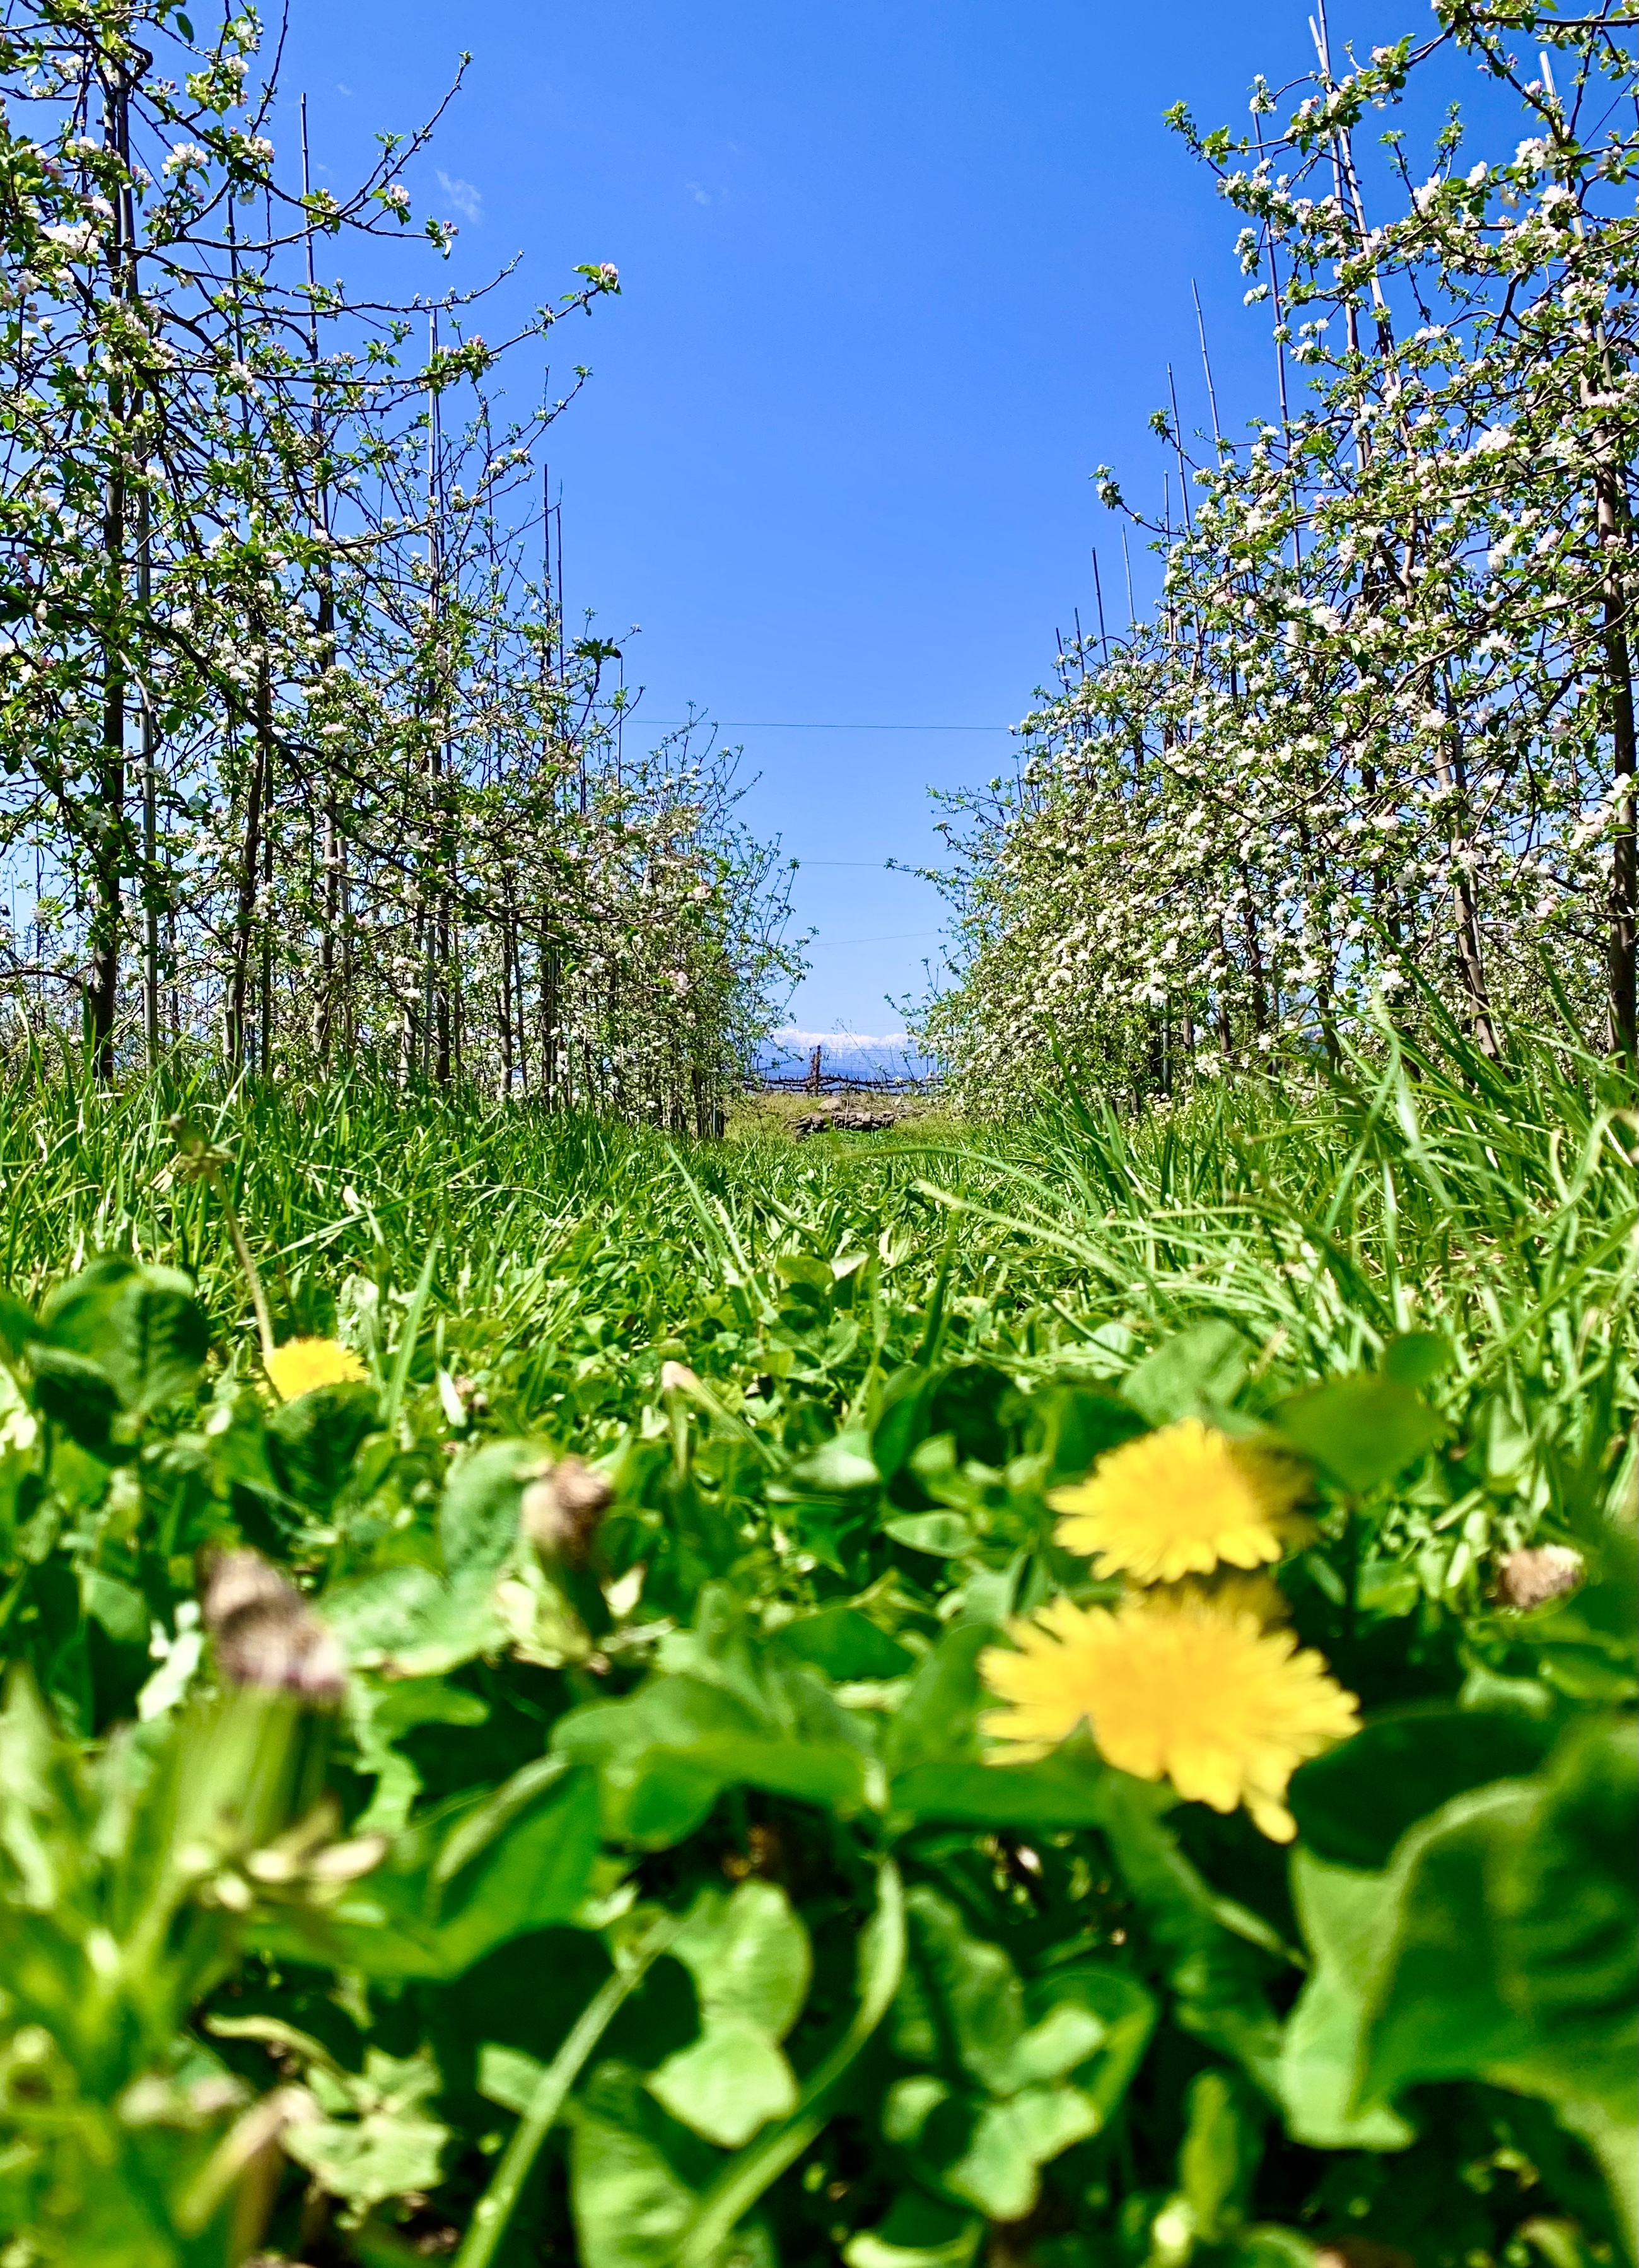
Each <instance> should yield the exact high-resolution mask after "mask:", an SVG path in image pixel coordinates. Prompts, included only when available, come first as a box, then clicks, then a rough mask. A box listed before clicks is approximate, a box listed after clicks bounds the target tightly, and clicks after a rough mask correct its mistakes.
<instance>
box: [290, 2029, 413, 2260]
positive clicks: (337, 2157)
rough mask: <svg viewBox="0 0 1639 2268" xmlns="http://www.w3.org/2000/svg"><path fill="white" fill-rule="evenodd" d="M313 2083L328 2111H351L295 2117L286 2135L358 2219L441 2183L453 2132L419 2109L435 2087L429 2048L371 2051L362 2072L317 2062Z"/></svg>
mask: <svg viewBox="0 0 1639 2268" xmlns="http://www.w3.org/2000/svg"><path fill="white" fill-rule="evenodd" d="M309 2080H310V2083H311V2084H312V2088H313V2092H314V2093H315V2094H316V2095H318V2096H319V2100H320V2104H321V2106H322V2107H323V2108H324V2109H325V2110H327V2111H332V2112H342V2111H350V2112H351V2113H353V2114H354V2115H353V2116H351V2117H325V2118H318V2119H309V2120H298V2121H297V2122H295V2123H294V2124H291V2125H290V2126H287V2127H286V2128H285V2130H284V2132H283V2135H282V2137H281V2139H282V2141H283V2147H284V2149H285V2151H286V2153H287V2154H288V2155H289V2156H290V2157H292V2158H294V2159H295V2161H296V2162H297V2163H298V2165H300V2166H305V2168H306V2169H307V2170H308V2172H309V2173H310V2174H312V2176H313V2179H314V2180H315V2181H316V2182H317V2183H318V2184H319V2186H320V2189H322V2190H326V2191H328V2192H329V2194H330V2195H331V2196H332V2197H335V2198H342V2200H343V2201H344V2202H345V2203H346V2204H347V2205H349V2207H350V2208H351V2209H352V2218H353V2219H354V2220H355V2221H356V2220H360V2219H362V2218H363V2216H364V2213H366V2212H367V2211H368V2210H369V2208H370V2207H371V2205H383V2204H385V2203H386V2200H387V2199H388V2198H395V2197H403V2196H405V2195H406V2194H407V2193H408V2192H411V2191H426V2190H431V2189H436V2188H437V2183H438V2174H439V2159H440V2156H441V2154H442V2152H443V2149H444V2146H445V2143H446V2142H447V2141H448V2140H449V2139H450V2130H449V2128H448V2127H447V2126H444V2125H441V2124H439V2123H438V2121H437V2119H435V2118H433V2117H430V2116H429V2115H428V2113H427V2112H426V2110H424V2109H423V2107H422V2106H423V2103H424V2102H425V2099H426V2097H427V2096H428V2095H431V2094H434V2093H436V2092H437V2086H438V2073H437V2066H436V2065H435V2064H434V2063H433V2061H432V2058H431V2057H430V2055H429V2054H428V2053H427V2051H425V2050H424V2049H423V2050H422V2051H421V2052H420V2053H419V2054H417V2055H415V2056H410V2057H407V2058H399V2057H396V2056H391V2055H387V2054H386V2053H384V2051H382V2050H381V2049H380V2048H370V2049H367V2050H366V2051H365V2055H364V2073H363V2075H362V2077H358V2078H355V2077H354V2076H353V2075H352V2074H351V2073H334V2069H332V2070H331V2071H328V2072H327V2071H326V2070H324V2069H323V2068H322V2067H320V2068H316V2069H314V2070H313V2071H312V2072H310V2073H309Z"/></svg>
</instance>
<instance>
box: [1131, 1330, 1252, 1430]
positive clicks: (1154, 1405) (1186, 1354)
mask: <svg viewBox="0 0 1639 2268" xmlns="http://www.w3.org/2000/svg"><path fill="white" fill-rule="evenodd" d="M1245 1378H1246V1341H1245V1339H1243V1338H1242V1337H1241V1335H1240V1333H1239V1332H1238V1330H1237V1329H1235V1326H1234V1325H1233V1323H1224V1322H1209V1323H1195V1324H1194V1325H1192V1326H1191V1328H1190V1329H1188V1330H1187V1331H1180V1333H1179V1334H1178V1337H1176V1338H1171V1339H1167V1340H1165V1341H1164V1342H1163V1343H1162V1344H1161V1345H1160V1346H1158V1347H1157V1348H1156V1350H1155V1351H1154V1352H1153V1353H1152V1354H1147V1355H1146V1356H1145V1357H1144V1359H1143V1361H1142V1362H1140V1363H1136V1364H1135V1365H1134V1366H1133V1368H1132V1369H1131V1370H1129V1371H1128V1373H1127V1375H1126V1377H1125V1378H1124V1379H1123V1380H1122V1381H1121V1393H1122V1395H1123V1397H1124V1398H1125V1399H1126V1400H1127V1401H1128V1402H1130V1403H1132V1405H1133V1407H1134V1409H1135V1410H1141V1411H1142V1412H1143V1415H1144V1416H1145V1417H1146V1418H1148V1419H1149V1420H1150V1424H1151V1425H1170V1424H1171V1423H1172V1421H1173V1419H1174V1418H1188V1417H1191V1416H1194V1415H1196V1414H1198V1413H1200V1412H1201V1411H1202V1410H1212V1409H1217V1408H1222V1407H1223V1405H1224V1403H1230V1402H1232V1401H1233V1400H1234V1399H1235V1396H1236V1395H1238V1393H1239V1391H1240V1389H1241V1385H1242V1382H1243V1381H1244V1380H1245Z"/></svg>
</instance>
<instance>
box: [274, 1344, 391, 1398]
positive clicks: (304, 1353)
mask: <svg viewBox="0 0 1639 2268" xmlns="http://www.w3.org/2000/svg"><path fill="white" fill-rule="evenodd" d="M262 1368H263V1369H264V1370H265V1371H266V1372H267V1373H268V1385H269V1386H271V1387H272V1388H273V1390H274V1392H275V1393H276V1395H278V1397H279V1399H280V1401H281V1402H294V1401H295V1400H296V1398H297V1396H298V1395H302V1394H311V1393H312V1391H313V1389H314V1388H315V1387H319V1386H350V1385H355V1384H356V1383H357V1381H359V1380H361V1379H364V1378H367V1377H368V1376H369V1375H370V1373H369V1372H368V1371H367V1370H366V1369H365V1368H364V1364H363V1363H362V1362H361V1361H360V1360H359V1359H358V1357H357V1356H356V1354H355V1353H354V1352H353V1351H352V1349H351V1348H350V1347H344V1346H342V1345H341V1344H339V1343H338V1342H337V1341H336V1340H335V1339H287V1340H286V1341H285V1343H284V1344H283V1346H282V1347H275V1349H274V1351H273V1352H272V1353H271V1354H270V1355H269V1356H268V1359H267V1360H266V1361H265V1362H264V1363H263V1365H262Z"/></svg>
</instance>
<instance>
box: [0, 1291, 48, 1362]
mask: <svg viewBox="0 0 1639 2268" xmlns="http://www.w3.org/2000/svg"><path fill="white" fill-rule="evenodd" d="M39 1336H40V1325H39V1324H38V1323H37V1322H35V1320H34V1314H33V1309H32V1308H30V1307H25V1306H24V1305H23V1302H22V1301H21V1300H19V1299H18V1298H17V1296H16V1294H15V1293H13V1292H4V1291H0V1354H4V1355H5V1356H7V1357H8V1358H9V1359H11V1361H13V1362H15V1361H17V1360H18V1358H19V1357H20V1356H21V1354H22V1352H23V1350H24V1348H25V1347H26V1345H27V1344H28V1343H29V1341H30V1339H33V1338H38V1337H39Z"/></svg>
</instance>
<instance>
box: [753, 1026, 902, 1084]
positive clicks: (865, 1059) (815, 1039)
mask: <svg viewBox="0 0 1639 2268" xmlns="http://www.w3.org/2000/svg"><path fill="white" fill-rule="evenodd" d="M816 1048H818V1049H820V1075H821V1077H822V1078H827V1079H927V1078H930V1076H931V1075H932V1074H933V1071H934V1065H933V1064H932V1063H931V1062H930V1060H929V1058H928V1057H926V1056H925V1055H923V1054H922V1051H921V1049H919V1048H918V1047H917V1045H916V1042H915V1040H914V1039H913V1038H912V1037H911V1035H910V1034H909V1033H908V1032H886V1033H883V1032H804V1031H799V1030H797V1027H795V1026H794V1025H788V1026H786V1027H785V1028H784V1029H783V1030H781V1031H777V1032H775V1034H774V1035H773V1036H772V1037H771V1038H770V1039H769V1040H768V1041H767V1042H765V1044H764V1046H763V1049H762V1052H761V1055H760V1056H759V1057H758V1059H757V1068H758V1070H759V1071H761V1072H762V1073H763V1074H764V1075H765V1076H766V1077H770V1078H776V1079H792V1078H797V1077H800V1076H801V1075H802V1073H804V1072H805V1071H806V1070H807V1069H808V1066H809V1064H810V1063H811V1062H812V1058H813V1051H814V1049H816Z"/></svg>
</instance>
